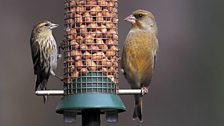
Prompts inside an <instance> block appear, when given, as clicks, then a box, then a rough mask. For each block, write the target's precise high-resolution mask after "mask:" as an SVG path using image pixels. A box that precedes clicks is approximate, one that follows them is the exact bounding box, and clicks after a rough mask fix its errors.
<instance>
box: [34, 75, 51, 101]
mask: <svg viewBox="0 0 224 126" xmlns="http://www.w3.org/2000/svg"><path fill="white" fill-rule="evenodd" d="M47 81H48V79H41V77H40V76H37V80H36V86H35V91H37V89H38V87H39V86H40V90H47ZM43 99H44V103H46V101H47V96H46V95H44V96H43Z"/></svg>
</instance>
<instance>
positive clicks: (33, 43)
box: [30, 21, 59, 103]
mask: <svg viewBox="0 0 224 126" xmlns="http://www.w3.org/2000/svg"><path fill="white" fill-rule="evenodd" d="M56 27H58V25H57V24H53V23H51V22H50V21H42V22H40V23H38V24H37V25H35V26H34V28H33V30H32V33H31V38H30V47H31V54H32V60H33V68H34V74H35V75H37V79H36V86H35V90H37V89H38V87H40V89H41V90H46V89H47V87H46V86H47V82H48V79H49V76H50V75H53V76H56V74H55V73H54V71H53V70H54V69H56V68H57V59H58V56H59V55H58V51H57V44H56V41H55V39H54V37H53V35H52V29H53V28H56ZM56 77H58V76H56ZM58 78H59V77H58ZM46 100H47V96H44V103H45V102H46Z"/></svg>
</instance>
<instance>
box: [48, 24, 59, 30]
mask: <svg viewBox="0 0 224 126" xmlns="http://www.w3.org/2000/svg"><path fill="white" fill-rule="evenodd" d="M58 26H59V25H58V24H53V23H52V24H51V26H50V28H51V29H53V28H56V27H58Z"/></svg>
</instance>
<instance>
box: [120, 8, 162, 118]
mask: <svg viewBox="0 0 224 126" xmlns="http://www.w3.org/2000/svg"><path fill="white" fill-rule="evenodd" d="M125 20H126V21H128V22H130V23H131V24H132V26H131V29H130V31H129V33H128V35H127V38H126V40H125V43H124V47H123V53H122V64H121V67H122V69H123V71H124V75H125V77H126V79H127V81H128V83H129V84H130V86H131V88H133V89H138V88H142V89H145V90H148V87H149V84H150V82H151V78H152V74H153V69H154V64H155V57H156V52H157V49H158V40H157V26H156V22H155V18H154V16H153V15H152V13H150V12H148V11H145V10H137V11H134V12H133V13H132V15H130V16H129V17H127V18H126V19H125ZM142 102H143V100H142V95H135V109H134V114H133V119H136V118H139V120H140V121H143V119H142V104H143V103H142Z"/></svg>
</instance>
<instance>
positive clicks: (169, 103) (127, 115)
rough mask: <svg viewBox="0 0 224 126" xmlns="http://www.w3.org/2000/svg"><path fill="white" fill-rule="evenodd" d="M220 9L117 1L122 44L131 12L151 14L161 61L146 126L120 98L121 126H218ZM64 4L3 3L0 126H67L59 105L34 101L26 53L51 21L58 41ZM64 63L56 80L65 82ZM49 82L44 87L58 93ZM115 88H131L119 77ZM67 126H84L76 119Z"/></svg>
mask: <svg viewBox="0 0 224 126" xmlns="http://www.w3.org/2000/svg"><path fill="white" fill-rule="evenodd" d="M223 5H224V1H223V0H213V1H211V0H210V1H209V0H141V1H140V0H132V1H127V0H119V19H120V20H119V44H120V47H121V46H122V45H123V42H124V40H125V37H126V34H127V32H128V30H129V28H130V25H129V24H128V23H127V22H124V21H123V19H124V18H125V17H126V16H128V15H129V14H130V13H131V12H132V11H134V10H136V9H146V10H149V11H151V12H152V13H154V15H155V17H156V20H157V24H158V27H159V44H160V48H159V54H158V59H157V64H156V69H155V74H154V77H153V81H152V84H151V89H150V93H149V94H148V95H147V96H145V97H144V123H142V124H140V123H138V122H137V121H133V120H132V113H133V97H132V96H122V99H123V102H124V103H125V105H126V107H127V111H126V112H124V113H121V114H120V116H119V122H118V123H115V124H109V123H106V121H105V119H104V116H102V118H101V119H102V125H104V126H112V125H113V126H118V125H123V126H126V125H133V126H140V125H141V126H223V124H224V56H223V55H224V29H223V28H224V15H223V12H224V7H223ZM63 9H64V1H63V0H10V1H8V0H0V17H1V19H0V43H1V46H0V57H1V58H0V125H1V126H53V125H54V126H66V125H68V124H64V122H63V118H62V115H59V114H56V113H55V107H56V105H57V103H58V101H59V99H60V97H50V98H49V100H48V102H47V103H46V104H43V99H42V97H38V96H35V94H34V85H35V76H34V75H33V66H32V60H31V54H30V53H31V52H30V43H29V39H30V33H31V30H32V27H33V26H34V24H36V23H38V22H39V21H42V20H45V19H47V20H50V21H52V22H54V23H58V24H60V25H61V27H59V28H57V29H55V30H54V35H55V38H56V40H57V42H58V43H59V42H61V41H62V40H63V29H64V27H63V23H64V21H63V18H64V15H63V14H64V10H63ZM62 63H63V62H62V60H61V61H60V63H59V67H58V70H57V71H56V72H57V73H58V74H61V75H62V69H63V66H62ZM62 86H63V84H62V83H61V82H59V81H57V80H56V79H55V78H53V77H51V78H50V82H49V84H48V87H49V88H50V89H62ZM120 87H122V88H128V87H129V86H128V84H127V82H126V80H125V79H124V78H123V75H120ZM72 125H81V118H80V116H79V117H78V119H77V121H76V122H75V123H73V124H69V126H72Z"/></svg>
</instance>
